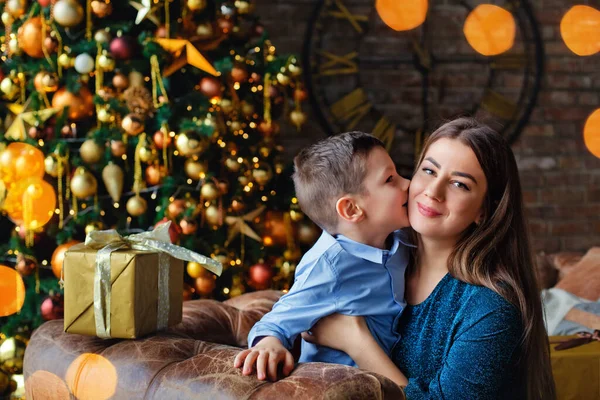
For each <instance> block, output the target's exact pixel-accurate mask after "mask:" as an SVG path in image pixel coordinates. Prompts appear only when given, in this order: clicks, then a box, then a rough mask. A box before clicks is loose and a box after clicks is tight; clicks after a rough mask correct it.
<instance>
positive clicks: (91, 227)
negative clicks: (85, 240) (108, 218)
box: [85, 221, 104, 235]
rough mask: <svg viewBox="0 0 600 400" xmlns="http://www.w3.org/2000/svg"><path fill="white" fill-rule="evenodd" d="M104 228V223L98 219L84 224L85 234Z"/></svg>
mask: <svg viewBox="0 0 600 400" xmlns="http://www.w3.org/2000/svg"><path fill="white" fill-rule="evenodd" d="M102 229H104V224H102V222H100V221H93V222H90V223H89V224H87V225H86V226H85V234H86V235H88V234H89V233H90V232H94V231H101V230H102Z"/></svg>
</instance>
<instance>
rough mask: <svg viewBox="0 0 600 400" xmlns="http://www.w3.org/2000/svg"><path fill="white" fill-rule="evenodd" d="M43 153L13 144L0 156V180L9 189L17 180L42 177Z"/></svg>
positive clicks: (21, 144) (31, 147) (16, 143)
mask: <svg viewBox="0 0 600 400" xmlns="http://www.w3.org/2000/svg"><path fill="white" fill-rule="evenodd" d="M44 172H45V166H44V153H42V151H41V150H39V149H37V148H36V147H33V146H31V145H29V144H27V143H22V142H13V143H11V144H9V145H8V146H7V147H6V149H4V151H3V152H2V153H1V154H0V178H1V179H2V181H3V182H4V184H5V185H6V186H7V187H8V188H9V189H10V188H11V186H12V185H13V184H15V183H16V182H18V181H19V180H22V179H25V178H29V177H39V178H42V177H43V176H44Z"/></svg>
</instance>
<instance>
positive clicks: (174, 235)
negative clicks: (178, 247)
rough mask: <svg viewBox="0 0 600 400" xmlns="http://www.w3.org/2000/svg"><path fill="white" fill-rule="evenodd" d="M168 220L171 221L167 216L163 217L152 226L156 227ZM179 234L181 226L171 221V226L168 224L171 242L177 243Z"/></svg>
mask: <svg viewBox="0 0 600 400" xmlns="http://www.w3.org/2000/svg"><path fill="white" fill-rule="evenodd" d="M169 221H171V220H170V219H168V218H167V217H165V218H163V219H161V220H160V221H158V222H157V223H156V225H154V227H155V228H156V227H157V226H160V225H163V224H166V223H167V222H169ZM179 235H181V228H180V227H179V225H177V224H176V223H175V222H172V221H171V226H169V237H170V238H171V243H178V242H179Z"/></svg>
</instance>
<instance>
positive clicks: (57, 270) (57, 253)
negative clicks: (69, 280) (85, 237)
mask: <svg viewBox="0 0 600 400" xmlns="http://www.w3.org/2000/svg"><path fill="white" fill-rule="evenodd" d="M78 243H81V242H78V241H77V240H70V241H68V242H67V243H64V244H61V245H60V246H58V247H57V248H56V249H55V250H54V253H52V261H51V262H50V264H52V272H54V276H56V277H57V278H58V279H60V275H61V272H62V266H63V261H64V259H65V253H66V252H67V250H69V249H70V248H71V247H73V246H74V245H76V244H78Z"/></svg>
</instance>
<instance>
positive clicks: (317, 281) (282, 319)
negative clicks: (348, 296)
mask: <svg viewBox="0 0 600 400" xmlns="http://www.w3.org/2000/svg"><path fill="white" fill-rule="evenodd" d="M298 272H300V274H299V275H298V276H297V277H296V281H295V282H294V284H293V285H292V287H291V288H290V291H289V292H288V293H287V294H285V295H284V296H282V297H281V298H280V299H279V301H277V303H275V305H274V306H273V309H272V310H271V311H270V312H269V313H267V314H265V315H264V316H263V317H262V319H261V320H260V321H258V322H257V323H256V324H255V325H254V326H253V327H252V329H251V330H250V333H249V334H248V346H249V347H252V346H254V345H255V344H256V343H257V342H258V341H259V340H260V339H261V338H262V337H264V336H274V337H276V338H278V339H279V341H280V342H281V343H282V344H283V345H284V346H285V347H286V348H287V349H291V348H292V346H293V344H294V341H295V339H296V337H297V336H298V334H300V333H301V332H305V331H307V330H309V329H310V328H311V327H312V326H313V325H314V324H315V323H316V322H317V321H318V320H319V319H321V318H323V317H325V316H327V315H329V314H333V313H334V312H335V311H336V309H337V302H338V299H337V294H338V286H339V276H338V273H337V271H336V270H335V269H334V268H333V266H332V265H331V263H329V262H328V261H327V260H325V259H324V258H323V259H321V260H319V261H318V262H317V263H315V264H313V265H311V266H309V268H306V270H304V271H298Z"/></svg>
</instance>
